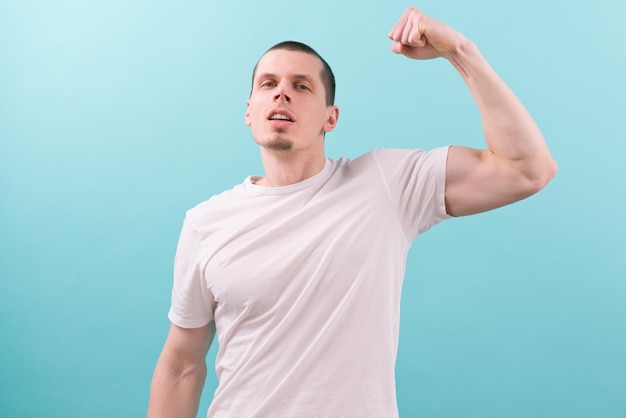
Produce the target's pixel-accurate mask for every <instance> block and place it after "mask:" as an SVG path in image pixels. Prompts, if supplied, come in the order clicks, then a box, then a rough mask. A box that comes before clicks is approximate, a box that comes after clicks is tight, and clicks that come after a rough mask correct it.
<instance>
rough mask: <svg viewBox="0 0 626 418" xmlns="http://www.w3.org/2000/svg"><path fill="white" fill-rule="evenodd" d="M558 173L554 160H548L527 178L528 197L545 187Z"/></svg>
mask: <svg viewBox="0 0 626 418" xmlns="http://www.w3.org/2000/svg"><path fill="white" fill-rule="evenodd" d="M557 171H558V165H557V163H556V161H554V159H552V158H549V159H548V160H547V161H546V162H544V163H543V164H542V165H541V167H539V169H538V170H537V171H536V172H535V173H534V175H533V176H531V177H529V195H532V194H535V193H537V192H539V191H540V190H541V189H543V188H544V187H546V186H547V185H548V183H549V182H550V180H552V179H553V178H554V176H555V175H556V172H557Z"/></svg>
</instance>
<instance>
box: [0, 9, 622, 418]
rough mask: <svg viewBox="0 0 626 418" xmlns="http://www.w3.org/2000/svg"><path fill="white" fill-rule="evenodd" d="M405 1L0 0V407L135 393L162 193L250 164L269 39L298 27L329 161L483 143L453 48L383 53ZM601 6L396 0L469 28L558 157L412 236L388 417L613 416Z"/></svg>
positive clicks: (616, 305) (165, 290)
mask: <svg viewBox="0 0 626 418" xmlns="http://www.w3.org/2000/svg"><path fill="white" fill-rule="evenodd" d="M408 5H409V4H407V3H405V2H400V1H397V0H387V1H385V2H382V1H381V2H372V3H369V4H368V5H356V4H353V3H351V2H338V1H331V0H319V1H316V2H309V1H306V2H305V1H293V0H290V1H288V0H274V1H272V2H256V1H245V0H238V1H225V0H222V1H182V2H173V1H172V2H166V1H147V0H134V1H119V0H118V1H106V2H105V1H99V2H96V1H78V0H60V1H43V0H42V1H32V0H30V1H18V0H1V1H0V191H1V194H0V199H1V200H0V215H1V216H0V228H1V229H0V231H1V232H0V250H1V251H0V257H1V266H0V330H1V337H0V416H2V417H35V416H46V417H136V416H142V415H144V414H145V410H146V406H147V400H148V391H149V385H150V380H151V376H152V371H153V368H154V364H155V362H156V360H157V357H158V354H159V352H160V350H161V347H162V344H163V342H164V339H165V336H166V332H167V328H168V326H169V322H168V320H167V317H166V313H167V309H168V307H169V297H170V289H171V270H172V260H173V255H174V250H175V247H176V242H177V238H178V233H179V228H180V226H181V223H182V219H183V215H184V212H185V210H187V209H188V208H190V207H192V206H194V205H195V204H197V203H198V202H200V201H202V200H205V199H206V198H208V197H209V196H211V195H212V194H214V193H217V192H220V191H222V190H223V189H226V188H230V187H231V186H232V185H234V184H236V183H239V182H240V181H242V180H243V178H244V177H245V176H247V175H249V174H262V167H261V164H260V160H259V156H258V149H257V147H256V146H255V145H254V144H253V142H252V140H251V137H250V132H249V129H248V128H247V127H245V126H244V125H243V116H244V112H245V101H246V99H247V97H248V93H249V89H250V74H251V70H252V67H253V66H254V64H255V62H256V60H257V59H258V58H259V57H260V55H261V54H262V53H263V52H264V51H265V49H267V48H268V47H269V46H271V45H272V44H274V43H276V42H279V41H282V40H284V39H296V40H300V41H304V42H306V43H309V44H310V45H312V46H313V47H314V48H316V49H317V50H318V51H319V52H320V53H321V54H322V55H323V56H324V57H325V58H326V59H327V60H328V62H329V63H330V64H331V66H332V67H333V69H334V71H335V74H336V77H337V81H338V91H337V104H338V105H339V106H340V107H341V117H340V121H339V126H338V128H337V129H336V131H335V132H333V133H332V134H330V135H329V136H328V137H327V144H328V145H327V148H328V155H329V156H331V157H333V158H337V157H339V156H343V155H346V156H349V157H356V156H358V155H360V154H361V153H363V152H365V151H367V150H369V149H371V148H374V147H410V148H426V149H429V148H432V147H435V146H439V145H445V144H449V143H451V144H463V145H469V146H475V147H482V146H483V145H482V144H483V140H482V136H481V131H480V129H481V126H480V120H479V115H478V112H477V109H476V107H475V105H474V104H473V102H472V100H471V97H470V95H469V93H468V91H467V89H466V87H465V85H464V84H463V82H462V80H461V78H460V77H459V76H458V75H457V74H456V72H455V71H454V69H453V68H452V67H451V66H450V65H449V64H448V63H447V62H446V61H443V60H439V61H429V62H417V61H411V60H408V59H405V58H404V57H400V56H396V55H394V54H393V53H391V52H390V50H389V47H390V42H389V41H388V39H387V37H386V35H387V33H388V31H389V29H390V28H391V27H392V26H393V24H394V23H395V21H396V20H397V18H398V17H399V16H400V15H401V14H402V12H403V11H404V9H405V8H406V7H407V6H408ZM624 5H625V3H623V2H618V1H617V0H614V1H608V0H599V1H595V2H593V3H588V2H584V3H583V2H577V1H574V2H561V1H556V0H547V1H538V0H531V1H527V2H516V3H506V2H501V1H495V0H476V1H472V2H458V1H452V0H440V1H437V2H434V1H432V2H425V3H423V4H417V6H419V7H421V8H422V9H423V10H424V11H425V12H426V13H428V14H430V15H432V16H433V17H436V18H438V19H440V20H443V21H444V22H446V23H448V24H449V25H451V26H453V27H454V28H456V29H458V30H460V31H461V32H463V33H464V34H465V35H466V36H468V37H469V38H470V39H472V40H473V41H475V42H476V43H477V44H478V45H479V47H480V49H481V51H482V52H483V55H484V56H485V57H486V58H487V59H488V60H489V62H490V63H491V64H492V66H493V67H494V68H495V69H496V71H498V72H499V73H500V75H501V76H502V78H503V79H504V80H505V81H506V82H507V83H508V84H509V85H510V86H511V87H512V88H513V90H514V91H516V92H517V93H518V95H519V97H520V98H521V100H522V101H523V102H524V103H525V104H526V106H527V107H528V109H529V110H530V111H531V113H532V114H533V115H534V116H535V117H536V120H537V122H538V123H539V125H540V127H541V128H542V130H543V133H544V135H545V137H546V139H547V141H548V143H549V145H550V147H551V149H552V151H553V154H554V156H555V158H556V160H557V162H558V163H559V169H560V171H559V173H558V175H557V177H556V178H555V179H554V180H553V182H552V183H550V185H549V186H548V187H547V188H546V189H545V190H544V191H542V192H541V193H540V194H538V195H536V196H533V197H532V198H530V199H528V200H525V201H523V202H520V203H518V204H515V205H513V206H509V207H506V208H503V209H500V210H497V211H494V212H490V213H487V214H481V215H477V216H473V217H468V218H462V219H454V220H450V221H447V222H444V223H443V224H441V225H440V226H438V227H436V228H435V229H434V230H432V231H429V232H428V233H427V234H425V235H424V236H423V237H421V238H419V239H418V240H417V241H416V242H415V245H414V247H413V249H412V251H411V254H410V258H409V265H408V271H407V276H406V280H405V287H404V293H403V307H402V315H403V316H402V330H401V341H400V350H399V355H398V364H397V381H398V401H399V408H400V414H401V416H403V417H415V416H439V417H454V416H481V417H502V416H508V417H515V416H519V417H522V416H523V417H528V416H546V417H547V416H550V417H557V416H562V417H576V416H580V417H584V416H603V417H611V416H623V414H624V413H625V412H624V411H626V356H625V353H626V303H625V302H624V301H625V299H626V263H625V261H624V249H625V248H626V241H625V239H624V232H625V231H626V228H625V226H626V224H625V221H624V216H623V215H622V210H623V207H624V205H625V204H626V198H625V186H624V179H625V175H626V169H625V164H624V153H625V152H626V146H625V145H624V144H625V141H624V139H625V138H624V132H625V131H626V124H625V118H624V115H623V113H624V110H625V109H624V108H625V106H624V98H625V97H626V81H625V80H624V75H625V74H626V54H625V53H624V45H625V44H626V35H625V32H624V31H623V21H624V17H626V10H625V7H626V6H624ZM214 354H215V345H214V347H213V348H212V349H211V355H210V357H209V359H208V361H209V366H211V365H212V361H213V359H212V357H213V356H214ZM209 370H210V371H209V377H208V379H207V384H206V387H205V391H204V394H203V398H202V403H201V406H200V412H199V416H204V415H205V413H206V408H207V406H208V403H209V402H210V399H211V393H212V391H213V389H214V388H215V384H216V381H215V377H214V373H213V369H212V367H209Z"/></svg>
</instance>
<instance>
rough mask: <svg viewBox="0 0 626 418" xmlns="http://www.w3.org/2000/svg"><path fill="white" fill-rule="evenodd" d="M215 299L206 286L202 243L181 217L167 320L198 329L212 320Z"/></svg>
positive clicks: (187, 222) (184, 326) (187, 219)
mask: <svg viewBox="0 0 626 418" xmlns="http://www.w3.org/2000/svg"><path fill="white" fill-rule="evenodd" d="M214 309H215V299H214V298H213V296H212V294H211V292H210V290H209V289H208V287H207V285H206V280H205V279H204V268H203V263H202V243H201V241H200V239H199V237H198V234H197V233H196V231H195V230H194V229H193V227H192V225H191V222H190V221H189V218H185V221H184V223H183V227H182V230H181V233H180V238H179V240H178V248H177V249H176V257H175V259H174V285H173V288H172V303H171V305H170V310H169V314H168V317H169V319H170V321H171V322H172V323H173V324H174V325H177V326H179V327H182V328H199V327H201V326H204V325H206V324H208V323H209V322H211V321H212V320H213V311H214Z"/></svg>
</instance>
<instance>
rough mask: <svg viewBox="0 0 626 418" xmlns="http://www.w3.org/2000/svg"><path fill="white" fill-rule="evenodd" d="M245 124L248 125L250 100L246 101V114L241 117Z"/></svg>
mask: <svg viewBox="0 0 626 418" xmlns="http://www.w3.org/2000/svg"><path fill="white" fill-rule="evenodd" d="M243 121H244V122H243V123H245V125H246V126H250V100H247V101H246V115H245V117H244V119H243Z"/></svg>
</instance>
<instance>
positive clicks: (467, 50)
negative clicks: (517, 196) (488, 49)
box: [446, 38, 554, 177]
mask: <svg viewBox="0 0 626 418" xmlns="http://www.w3.org/2000/svg"><path fill="white" fill-rule="evenodd" d="M446 58H447V59H448V60H449V61H450V62H451V63H452V65H454V67H455V68H456V69H457V71H458V72H459V74H460V75H461V76H462V77H463V79H464V80H465V82H466V84H467V86H468V87H469V89H470V92H471V93H472V96H473V97H474V100H475V101H476V103H477V105H478V108H479V110H480V113H481V117H482V123H483V131H484V135H485V140H486V142H487V147H488V148H489V150H490V151H491V152H492V153H493V154H494V155H495V156H496V157H500V158H503V159H505V160H508V161H510V162H512V163H514V164H517V165H518V166H519V169H520V170H522V171H524V173H525V174H526V175H528V176H529V177H532V176H541V175H542V173H544V172H545V171H546V165H548V166H550V167H551V166H552V165H553V164H554V162H553V160H552V157H551V155H550V152H549V150H548V147H547V145H546V143H545V141H544V139H543V135H542V134H541V132H540V130H539V128H538V127H537V125H536V123H535V121H534V120H533V118H532V117H531V116H530V114H529V113H528V111H527V110H526V108H525V107H524V106H523V105H522V103H521V102H520V101H519V99H518V98H517V97H516V95H515V94H514V93H513V91H511V89H510V88H509V87H508V86H507V85H506V84H505V83H504V82H503V81H502V79H501V78H500V77H499V76H498V74H497V73H496V72H495V71H494V70H493V69H492V68H491V66H490V65H489V63H487V61H486V60H485V59H484V58H483V57H482V55H481V54H480V51H479V50H478V48H477V47H476V45H475V44H473V43H472V42H470V41H468V40H467V39H465V38H461V39H460V40H459V42H458V44H457V47H456V48H455V49H454V51H453V52H451V53H450V54H449V55H448V56H446Z"/></svg>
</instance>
